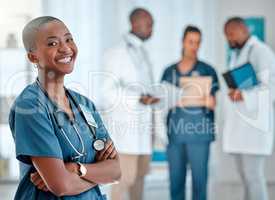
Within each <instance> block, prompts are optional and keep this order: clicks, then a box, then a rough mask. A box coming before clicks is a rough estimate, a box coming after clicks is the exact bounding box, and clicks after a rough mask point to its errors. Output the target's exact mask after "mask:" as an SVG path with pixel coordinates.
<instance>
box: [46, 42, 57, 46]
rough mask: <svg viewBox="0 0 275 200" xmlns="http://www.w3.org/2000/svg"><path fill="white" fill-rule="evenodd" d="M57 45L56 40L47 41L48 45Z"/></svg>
mask: <svg viewBox="0 0 275 200" xmlns="http://www.w3.org/2000/svg"><path fill="white" fill-rule="evenodd" d="M56 45H57V42H49V43H48V46H56Z"/></svg>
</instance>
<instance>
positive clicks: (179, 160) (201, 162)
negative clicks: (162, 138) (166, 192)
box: [167, 142, 210, 200]
mask: <svg viewBox="0 0 275 200" xmlns="http://www.w3.org/2000/svg"><path fill="white" fill-rule="evenodd" d="M209 147H210V143H208V142H205V143H183V144H169V145H168V147H167V157H168V163H169V174H170V195H171V199H172V200H185V198H186V197H185V193H186V192H185V190H186V189H185V185H186V184H185V183H186V172H187V165H188V164H190V168H191V173H192V200H206V199H207V179H208V159H209Z"/></svg>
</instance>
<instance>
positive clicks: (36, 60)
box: [28, 52, 38, 64]
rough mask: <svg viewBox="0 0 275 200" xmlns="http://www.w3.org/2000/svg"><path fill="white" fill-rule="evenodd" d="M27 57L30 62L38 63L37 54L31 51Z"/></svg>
mask: <svg viewBox="0 0 275 200" xmlns="http://www.w3.org/2000/svg"><path fill="white" fill-rule="evenodd" d="M28 59H29V60H30V61H31V62H32V63H35V64H36V63H38V59H37V56H36V55H35V54H34V53H33V52H28Z"/></svg>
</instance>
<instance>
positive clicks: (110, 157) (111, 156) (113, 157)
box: [109, 148, 117, 159]
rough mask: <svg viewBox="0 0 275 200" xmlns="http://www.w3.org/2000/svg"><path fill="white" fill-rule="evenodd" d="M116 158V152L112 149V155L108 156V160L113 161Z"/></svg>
mask: <svg viewBox="0 0 275 200" xmlns="http://www.w3.org/2000/svg"><path fill="white" fill-rule="evenodd" d="M116 156H117V151H116V149H115V148H114V150H113V152H112V153H111V154H110V156H109V159H115V158H116Z"/></svg>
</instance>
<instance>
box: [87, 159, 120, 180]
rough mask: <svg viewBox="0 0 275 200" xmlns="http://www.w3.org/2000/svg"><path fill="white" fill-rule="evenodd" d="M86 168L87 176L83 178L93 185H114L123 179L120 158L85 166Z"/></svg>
mask: <svg viewBox="0 0 275 200" xmlns="http://www.w3.org/2000/svg"><path fill="white" fill-rule="evenodd" d="M84 166H85V167H86V168H87V174H86V175H85V176H84V177H82V178H83V179H85V180H87V181H91V182H93V183H97V184H104V183H112V182H115V181H118V180H119V179H120V177H121V171H120V166H119V160H118V158H116V159H108V160H104V161H100V162H97V163H93V164H84Z"/></svg>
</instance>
